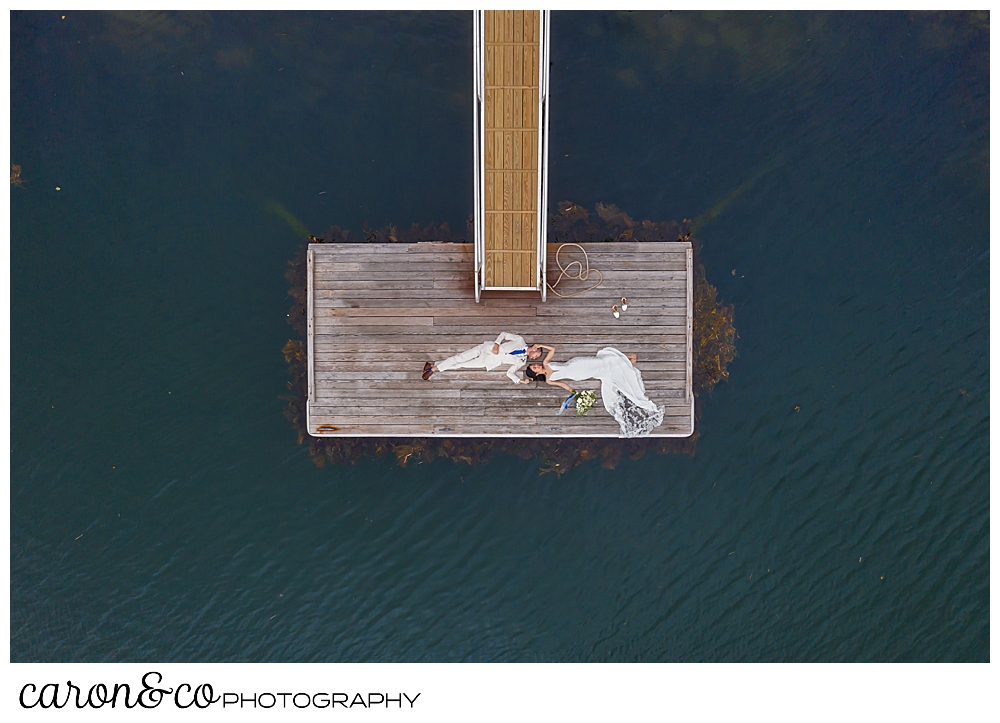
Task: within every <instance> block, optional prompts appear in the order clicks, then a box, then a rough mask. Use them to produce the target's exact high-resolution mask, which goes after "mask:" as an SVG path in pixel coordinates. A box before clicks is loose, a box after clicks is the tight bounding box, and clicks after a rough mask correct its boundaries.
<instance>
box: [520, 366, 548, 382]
mask: <svg viewBox="0 0 1000 723" xmlns="http://www.w3.org/2000/svg"><path fill="white" fill-rule="evenodd" d="M524 376H526V377H528V379H531V380H532V381H536V382H544V381H545V375H544V374H539V373H538V372H536V371H535V370H534V369H532V368H531V367H530V366H528V367H525V368H524Z"/></svg>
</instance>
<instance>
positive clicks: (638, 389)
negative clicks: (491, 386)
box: [524, 346, 664, 437]
mask: <svg viewBox="0 0 1000 723" xmlns="http://www.w3.org/2000/svg"><path fill="white" fill-rule="evenodd" d="M544 348H545V350H546V351H547V352H548V353H547V354H546V355H545V358H544V359H542V360H541V361H538V362H532V363H530V364H528V368H527V369H525V370H524V375H525V377H526V378H527V379H530V380H532V381H537V382H546V383H547V384H551V385H552V386H555V387H561V388H562V389H565V390H566V391H567V392H569V393H571V394H575V393H576V390H575V389H574V388H573V387H571V386H570V385H568V384H567V383H566V382H564V381H561V380H563V379H569V380H570V381H574V382H583V381H587V380H588V379H598V380H600V382H601V400H602V401H603V402H604V408H605V409H606V410H607V412H608V414H610V415H611V416H612V417H614V418H615V421H616V422H618V426H619V427H620V428H621V432H622V434H621V436H623V437H645V436H647V435H648V434H649V433H650V432H652V431H653V429H655V428H656V427H659V426H660V424H662V423H663V411H664V408H663V407H662V406H660V405H658V404H655V403H654V402H653V401H652V400H650V398H649V397H647V396H646V387H645V386H644V385H643V383H642V374H641V373H640V372H639V370H638V369H637V368H636V366H635V363H636V356H635V354H622V353H621V352H620V351H618V350H617V349H615V348H614V347H610V346H606V347H604V348H603V349H601V350H600V351H599V352H597V354H596V355H594V356H578V357H573V358H572V359H570V360H569V361H568V362H565V363H559V362H554V361H552V357H554V356H555V353H556V350H555V349H554V348H553V347H551V346H546V347H544Z"/></svg>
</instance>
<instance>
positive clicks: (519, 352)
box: [510, 349, 528, 356]
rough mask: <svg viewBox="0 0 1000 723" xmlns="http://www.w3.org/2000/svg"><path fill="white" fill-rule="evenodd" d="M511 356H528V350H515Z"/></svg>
mask: <svg viewBox="0 0 1000 723" xmlns="http://www.w3.org/2000/svg"><path fill="white" fill-rule="evenodd" d="M510 354H511V356H526V355H527V354H528V350H527V349H515V350H514V351H512V352H511V353H510Z"/></svg>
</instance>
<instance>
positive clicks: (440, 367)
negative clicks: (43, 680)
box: [423, 331, 542, 384]
mask: <svg viewBox="0 0 1000 723" xmlns="http://www.w3.org/2000/svg"><path fill="white" fill-rule="evenodd" d="M541 357H542V347H541V345H539V344H526V343H525V342H524V339H523V338H521V337H520V336H518V335H517V334H510V333H508V332H506V331H501V332H500V335H499V336H498V337H497V338H496V341H484V342H483V343H482V344H479V345H478V346H474V347H472V348H471V349H467V350H466V351H463V352H460V353H458V354H456V355H455V356H450V357H448V358H447V359H445V360H444V361H439V362H437V363H436V364H435V363H434V362H427V363H426V364H424V374H423V377H424V379H425V380H427V379H430V378H431V375H432V374H434V373H435V372H446V371H448V370H450V369H486V370H487V371H493V370H494V369H496V368H497V367H499V366H504V365H506V366H507V367H508V368H507V376H508V377H509V378H510V380H511V381H512V382H514V383H515V384H527V383H528V380H527V379H522V378H521V376H520V374H519V372H520V370H521V369H522V368H523V367H524V365H525V364H527V363H528V361H530V360H532V359H541Z"/></svg>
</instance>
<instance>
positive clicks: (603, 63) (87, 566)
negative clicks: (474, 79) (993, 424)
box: [10, 12, 990, 661]
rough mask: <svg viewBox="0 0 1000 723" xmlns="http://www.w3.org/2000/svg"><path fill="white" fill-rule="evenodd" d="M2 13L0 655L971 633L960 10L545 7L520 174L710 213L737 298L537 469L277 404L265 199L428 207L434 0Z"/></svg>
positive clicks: (971, 415)
mask: <svg viewBox="0 0 1000 723" xmlns="http://www.w3.org/2000/svg"><path fill="white" fill-rule="evenodd" d="M10 25H11V163H16V164H18V165H20V166H21V167H22V168H23V172H22V178H23V179H24V180H25V181H26V182H25V184H24V186H23V188H11V192H10V193H11V251H10V258H11V430H12V431H11V450H12V453H11V653H10V655H11V659H12V660H15V661H28V660H46V661H122V660H128V661H140V660H141V661H377V660H392V661H397V660H398V661H415V660H450V661H470V660H473V661H475V660H525V661H526V660H555V661H599V660H609V661H629V660H643V661H666V660H680V661H779V660H780V661H984V660H988V659H989V635H990V630H989V603H990V594H989V582H990V580H989V311H988V307H989V167H988V158H989V82H988V80H989V76H988V67H989V45H988V43H989V38H988V16H983V17H979V16H969V15H930V14H918V15H907V14H895V13H885V14H825V15H824V14H818V15H813V14H806V13H795V14H775V15H773V16H771V15H768V14H766V13H765V14H715V13H713V14H705V15H695V14H682V13H667V14H661V13H652V14H644V15H640V14H621V15H616V14H582V13H580V14H573V13H554V14H553V19H552V26H553V27H552V46H553V51H552V58H553V66H552V69H551V83H552V88H553V101H552V119H551V177H550V199H549V200H550V204H551V206H552V207H554V205H555V203H556V202H558V201H560V200H564V199H570V200H573V201H576V202H577V203H580V204H583V205H585V206H589V207H593V204H594V203H596V202H597V201H603V202H606V203H615V204H617V205H619V206H621V207H622V208H623V209H624V210H626V211H627V212H629V213H630V214H631V215H632V216H633V217H637V218H652V219H654V220H669V219H681V218H696V217H698V216H700V215H702V214H705V213H706V212H707V211H708V210H709V209H714V210H713V211H712V212H711V213H709V214H708V215H707V216H704V217H703V218H702V220H701V221H700V226H699V229H698V232H697V233H698V236H699V237H700V238H701V239H702V241H703V243H704V260H705V263H706V267H707V270H708V276H709V280H710V281H712V282H714V283H716V284H717V285H718V287H719V291H720V295H721V296H722V297H723V298H724V299H725V300H727V301H729V302H732V303H734V304H735V305H736V324H737V328H738V330H739V334H740V341H739V354H740V356H739V357H738V358H737V360H736V362H735V363H734V364H733V365H732V367H731V372H732V376H731V379H730V381H729V382H728V383H726V384H722V385H720V386H719V387H718V388H716V390H715V392H714V393H713V395H712V396H711V397H710V398H708V399H706V400H705V403H704V405H703V417H702V419H701V434H702V436H701V439H700V440H699V442H698V449H697V454H696V455H695V456H694V457H693V458H688V457H666V456H656V455H649V456H646V457H645V458H643V459H641V460H638V461H632V460H629V459H627V458H626V459H624V460H623V461H622V463H621V464H620V465H619V466H618V467H617V468H616V469H614V470H612V471H607V470H603V469H601V467H600V464H599V463H597V462H595V463H589V464H585V465H583V466H581V467H579V468H577V469H575V470H573V471H572V472H570V473H568V474H566V475H564V476H563V477H561V478H557V477H556V476H555V475H545V476H540V475H539V474H538V467H539V465H538V462H537V461H523V460H521V459H518V458H507V457H500V458H498V459H495V460H494V461H493V463H492V464H490V465H489V466H487V467H480V468H470V467H468V466H466V465H463V464H455V463H452V462H449V461H445V460H439V461H438V462H436V463H434V464H424V465H417V466H413V465H411V466H409V467H407V468H406V469H399V468H398V467H396V466H395V463H394V460H391V459H368V460H364V461H362V462H361V463H359V464H358V465H356V466H354V467H334V468H330V467H327V468H324V469H317V468H315V467H314V466H313V464H312V462H311V461H310V460H309V457H308V454H307V451H306V449H305V447H303V446H299V445H297V444H296V439H295V435H294V432H293V430H292V428H291V426H290V425H289V423H288V422H287V421H286V420H285V419H283V417H282V409H283V405H284V402H283V401H282V400H281V399H280V398H279V397H280V395H282V394H284V393H287V391H286V389H285V381H286V378H287V371H286V366H285V363H284V360H283V358H282V356H281V353H280V349H281V347H282V345H283V344H284V343H285V341H286V340H287V339H288V338H289V337H290V336H291V335H292V332H291V330H290V328H289V327H288V326H287V325H286V323H285V313H286V311H287V307H288V300H287V298H286V295H285V292H286V287H287V284H286V282H285V280H284V278H283V273H284V267H285V262H286V261H287V260H288V259H290V258H291V257H292V256H293V255H294V253H295V250H296V247H297V245H298V244H299V242H300V240H301V239H300V237H298V236H296V234H295V233H294V231H293V230H292V228H291V227H290V225H289V224H288V223H287V222H286V221H285V220H284V219H283V218H282V217H281V215H280V214H278V213H276V212H275V210H274V208H275V206H274V204H279V205H280V206H281V207H283V208H284V209H286V210H287V212H288V213H290V214H292V215H293V216H294V217H296V218H298V219H300V220H301V222H302V223H303V224H305V226H306V227H308V229H309V230H310V231H312V232H314V233H319V232H321V231H323V230H324V229H326V228H328V227H329V226H330V225H332V224H339V225H341V226H343V227H348V228H352V229H355V230H357V229H360V227H361V226H362V224H363V223H364V222H365V221H368V222H369V223H370V224H371V225H373V226H378V225H383V224H387V223H397V224H402V225H408V224H410V223H411V222H413V221H419V222H421V223H427V222H431V221H435V222H442V221H447V222H449V223H450V224H451V227H452V229H455V230H459V229H464V227H465V220H466V218H468V217H469V216H470V215H471V209H472V191H471V187H470V179H471V173H472V158H471V112H470V105H471V64H470V54H471V40H470V34H471V18H470V16H469V15H468V14H421V15H403V16H400V15H396V14H389V13H383V14H355V13H351V14H336V15H333V17H331V14H322V13H319V14H280V13H277V14H225V13H220V14H211V15H186V14H180V15H178V14H173V13H171V14H162V15H154V14H148V15H132V14H81V13H71V14H69V15H68V16H67V17H66V19H65V20H61V19H60V15H59V14H58V13H23V12H15V13H12V15H11V24H10ZM57 186H58V187H59V188H60V189H61V190H59V191H56V190H55V188H56V187H57ZM796 407H798V408H799V410H800V411H795V409H796Z"/></svg>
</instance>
